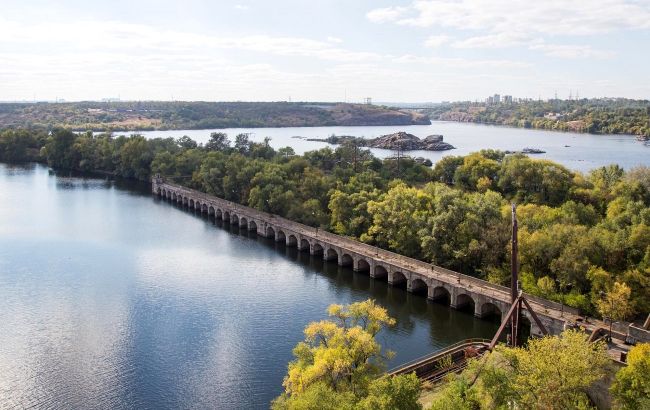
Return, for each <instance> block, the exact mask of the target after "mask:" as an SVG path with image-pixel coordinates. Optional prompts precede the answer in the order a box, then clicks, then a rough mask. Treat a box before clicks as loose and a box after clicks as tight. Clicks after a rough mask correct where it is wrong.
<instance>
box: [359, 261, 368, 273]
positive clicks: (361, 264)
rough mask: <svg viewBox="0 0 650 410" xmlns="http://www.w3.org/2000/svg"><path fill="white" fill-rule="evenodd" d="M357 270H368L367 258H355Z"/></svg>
mask: <svg viewBox="0 0 650 410" xmlns="http://www.w3.org/2000/svg"><path fill="white" fill-rule="evenodd" d="M357 272H370V264H369V263H368V261H367V260H365V259H363V258H359V260H357Z"/></svg>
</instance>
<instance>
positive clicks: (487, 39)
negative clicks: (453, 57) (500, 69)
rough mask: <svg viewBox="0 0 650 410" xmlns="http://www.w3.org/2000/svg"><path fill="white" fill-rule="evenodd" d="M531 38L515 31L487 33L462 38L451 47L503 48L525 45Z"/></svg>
mask: <svg viewBox="0 0 650 410" xmlns="http://www.w3.org/2000/svg"><path fill="white" fill-rule="evenodd" d="M535 41H536V40H531V38H530V37H529V36H527V35H522V34H518V33H515V32H506V33H497V34H487V35H484V36H475V37H469V38H466V39H463V40H458V41H455V42H454V43H453V44H452V47H455V48H504V47H513V46H520V45H525V44H528V43H530V42H535Z"/></svg>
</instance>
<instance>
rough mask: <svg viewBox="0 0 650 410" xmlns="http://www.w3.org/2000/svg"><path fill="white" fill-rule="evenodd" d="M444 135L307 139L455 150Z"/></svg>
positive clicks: (386, 146)
mask: <svg viewBox="0 0 650 410" xmlns="http://www.w3.org/2000/svg"><path fill="white" fill-rule="evenodd" d="M442 139H443V137H442V135H429V136H428V137H426V138H425V139H422V140H421V139H420V138H418V137H416V136H415V135H413V134H409V133H407V132H404V131H400V132H396V133H394V134H387V135H382V136H381V137H379V138H374V139H363V138H358V137H353V136H351V135H332V136H330V137H328V138H307V141H320V142H327V143H329V144H334V145H341V144H355V145H357V146H359V147H369V148H381V149H390V150H394V151H396V150H402V151H416V150H423V151H446V150H448V149H454V148H455V147H454V146H452V145H451V144H447V143H446V142H443V140H442Z"/></svg>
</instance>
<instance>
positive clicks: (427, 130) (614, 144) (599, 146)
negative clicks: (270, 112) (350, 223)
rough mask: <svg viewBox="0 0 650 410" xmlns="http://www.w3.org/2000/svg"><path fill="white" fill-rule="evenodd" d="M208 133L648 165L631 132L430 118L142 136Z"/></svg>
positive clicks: (649, 154)
mask: <svg viewBox="0 0 650 410" xmlns="http://www.w3.org/2000/svg"><path fill="white" fill-rule="evenodd" d="M213 131H219V132H226V133H228V135H229V136H230V138H231V140H234V137H235V135H237V134H239V133H242V132H247V133H252V134H251V139H252V140H254V141H262V140H263V139H264V137H271V145H272V146H273V147H274V148H280V147H286V146H291V147H293V148H294V150H295V151H296V153H298V154H302V153H303V152H305V151H309V150H314V149H319V148H323V147H325V146H331V147H333V146H332V145H329V144H327V143H323V142H314V141H305V140H303V139H298V138H292V137H294V136H300V137H306V138H326V137H328V136H330V135H332V134H336V135H354V136H357V137H366V138H375V137H379V136H381V135H385V134H390V133H393V132H397V131H406V132H409V133H411V134H413V135H416V136H418V137H420V138H424V137H426V136H427V135H431V134H442V135H443V136H444V137H445V141H446V142H448V143H450V144H451V145H453V146H454V147H456V149H454V150H450V151H443V152H433V151H410V152H409V153H408V155H411V156H419V157H424V158H429V159H431V161H433V162H434V163H435V162H436V161H437V160H439V159H440V158H442V157H444V156H447V155H466V154H469V153H470V152H476V151H479V150H481V149H484V148H493V149H500V150H510V151H520V150H522V149H524V148H539V149H542V150H544V151H546V153H545V154H538V155H534V157H535V158H547V159H551V160H553V161H556V162H559V163H561V164H564V165H565V166H567V167H568V168H570V169H573V170H577V171H583V172H584V171H589V170H591V169H594V168H598V167H601V166H603V165H608V164H612V163H616V164H619V165H621V166H622V167H624V168H626V169H629V168H632V167H634V166H637V165H650V145H647V144H644V143H642V142H639V141H636V140H635V138H634V137H633V136H631V135H590V134H576V133H568V132H567V133H564V132H551V131H541V130H527V129H522V128H506V127H495V126H489V125H480V124H464V123H457V122H434V123H433V124H432V125H410V126H383V127H313V128H304V127H303V128H298V127H295V128H230V129H225V130H178V131H148V132H142V133H141V134H143V135H145V136H147V137H169V136H171V137H174V138H177V137H182V136H183V135H187V136H189V137H191V138H192V139H194V140H196V141H198V142H206V141H207V140H208V139H209V136H210V133H211V132H213ZM372 151H373V153H374V154H375V155H377V156H378V157H381V158H384V157H387V156H391V155H394V154H395V153H394V152H393V151H389V150H382V149H373V150H372Z"/></svg>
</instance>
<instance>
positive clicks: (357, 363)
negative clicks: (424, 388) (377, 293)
mask: <svg viewBox="0 0 650 410" xmlns="http://www.w3.org/2000/svg"><path fill="white" fill-rule="evenodd" d="M328 314H329V316H330V317H331V320H322V321H320V322H313V323H310V324H309V325H308V326H307V327H306V328H305V340H304V341H303V342H300V343H298V345H297V346H296V347H295V348H294V350H293V354H294V356H295V360H294V361H292V362H291V363H289V369H288V373H287V376H286V377H285V379H284V383H283V385H284V389H285V391H284V393H283V394H282V395H281V396H280V397H278V398H277V399H275V400H274V401H273V405H272V407H273V408H274V409H339V408H357V409H394V408H400V409H418V408H420V405H419V404H418V403H417V399H418V396H419V391H420V382H419V380H418V379H417V377H415V375H414V374H413V375H409V376H396V377H386V376H383V373H384V371H385V363H386V359H388V358H389V357H390V356H391V355H392V353H391V352H385V353H382V349H381V346H380V345H379V343H377V341H376V340H375V336H376V335H377V333H379V331H380V330H381V329H383V328H384V327H385V326H392V325H394V324H395V320H394V319H392V318H391V317H390V316H389V315H388V312H387V311H386V309H384V308H383V307H381V306H379V305H377V304H376V303H375V301H374V300H370V299H369V300H366V301H363V302H357V303H352V304H350V305H346V306H343V305H331V306H330V307H329V308H328Z"/></svg>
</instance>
